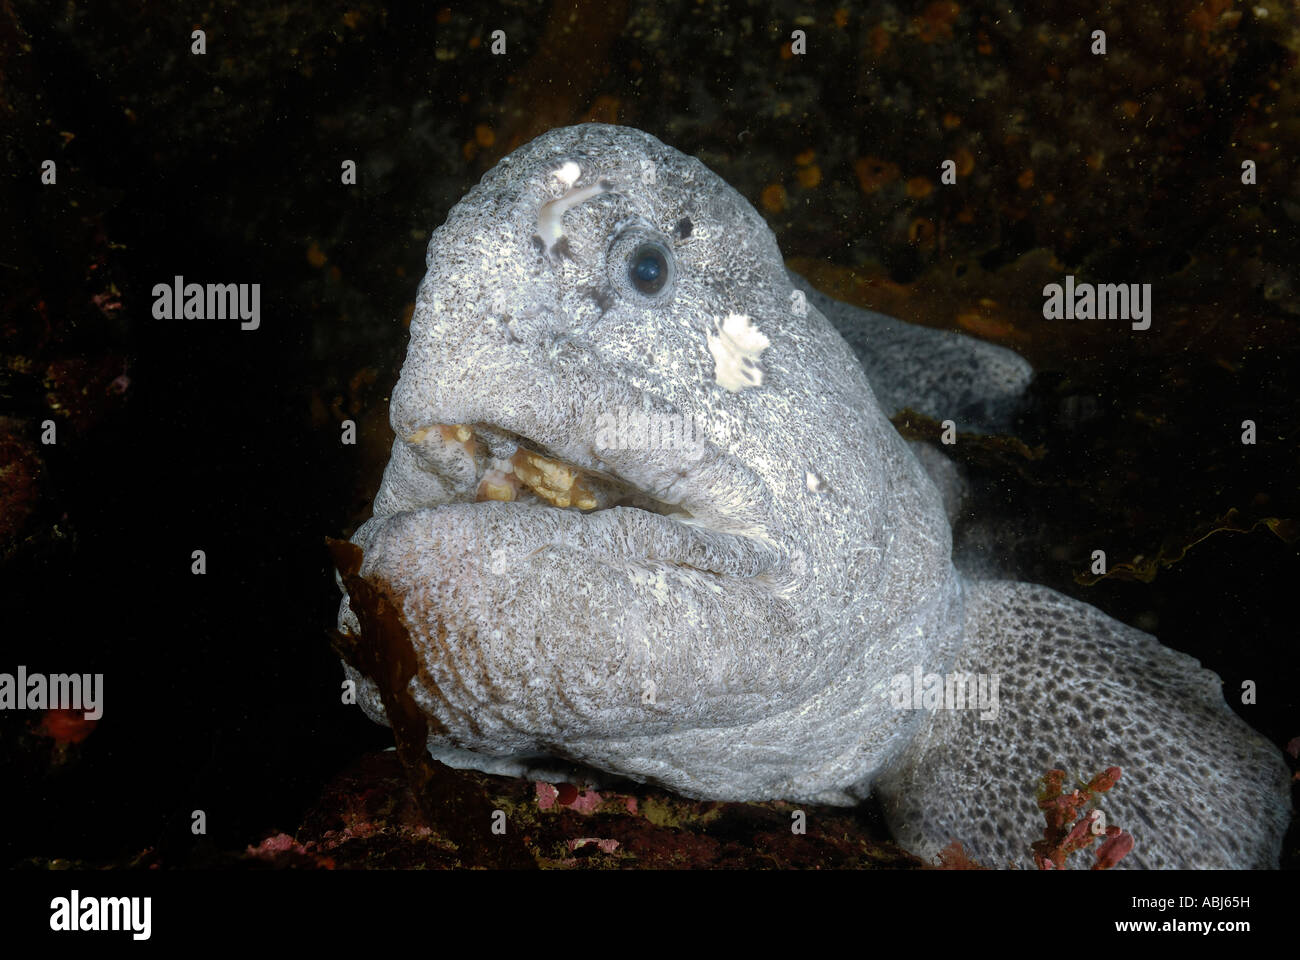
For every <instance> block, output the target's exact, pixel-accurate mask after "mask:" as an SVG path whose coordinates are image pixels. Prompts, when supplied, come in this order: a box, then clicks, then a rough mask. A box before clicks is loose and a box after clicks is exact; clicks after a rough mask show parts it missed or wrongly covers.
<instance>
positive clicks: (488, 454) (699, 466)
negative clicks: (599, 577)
mask: <svg viewBox="0 0 1300 960" xmlns="http://www.w3.org/2000/svg"><path fill="white" fill-rule="evenodd" d="M405 441H406V443H407V444H408V446H409V447H410V448H411V449H412V450H413V451H415V452H416V456H417V458H418V459H419V461H420V462H421V465H422V467H423V468H424V469H425V470H426V471H428V472H431V473H433V474H434V475H435V476H436V477H437V478H438V479H439V480H440V481H441V488H442V490H441V493H440V495H439V496H438V497H437V498H436V499H435V500H433V501H432V502H426V503H422V504H419V505H418V506H416V507H415V509H420V510H435V511H436V510H442V509H446V508H449V507H455V508H456V509H458V510H465V509H467V508H471V507H476V508H478V509H482V510H485V511H493V512H495V513H498V514H500V512H502V511H514V512H517V516H515V517H514V519H515V521H516V522H517V523H518V524H519V525H520V526H524V525H527V524H528V523H529V520H530V519H536V518H537V516H538V514H536V513H535V512H534V511H547V512H548V513H554V512H556V511H558V512H560V513H561V514H563V515H564V518H563V519H564V521H565V522H564V523H563V527H564V528H566V529H575V530H580V531H581V532H582V534H583V535H582V536H581V537H580V540H581V541H582V543H583V545H584V546H589V547H591V548H592V549H594V550H595V551H596V552H599V553H601V554H604V555H606V556H607V557H608V559H609V560H610V561H611V562H626V561H646V562H651V563H653V562H664V563H668V564H671V565H673V566H677V567H684V568H691V569H694V570H696V571H699V572H701V573H706V574H715V575H717V576H722V577H740V578H745V579H748V578H753V577H759V576H761V575H762V574H765V573H767V572H768V571H770V570H772V569H773V568H774V567H776V566H777V565H778V564H779V563H780V562H781V559H782V550H781V549H780V547H779V546H778V545H777V544H776V543H775V541H774V540H773V539H772V538H771V537H769V536H767V535H766V532H765V531H764V530H762V529H759V528H755V527H753V526H752V525H749V524H730V523H726V522H719V519H718V514H717V511H716V510H714V509H712V507H711V505H710V504H709V500H708V497H707V495H703V496H702V494H704V493H705V491H704V489H703V487H704V486H706V484H705V483H703V481H702V480H701V478H700V477H698V476H697V475H696V474H697V473H702V474H708V473H710V472H711V469H710V468H711V467H713V468H714V469H716V467H717V466H718V465H719V463H725V464H726V465H727V466H733V464H732V463H731V462H730V458H725V457H714V458H712V459H711V458H709V457H708V456H707V455H706V456H704V457H702V458H701V459H700V460H699V461H697V462H696V463H695V464H692V465H690V466H681V465H678V466H676V467H675V468H673V469H670V470H665V469H663V468H662V467H661V468H657V469H641V467H642V464H640V463H637V462H636V461H635V460H631V461H630V460H629V458H628V457H627V456H626V455H619V456H617V457H615V458H612V459H606V457H604V456H602V454H601V451H600V449H599V448H597V447H596V446H594V445H590V444H578V445H576V447H574V446H573V445H570V451H571V452H570V451H566V452H569V456H567V457H563V456H560V455H558V454H557V452H556V451H554V450H553V449H551V448H550V447H548V446H547V445H546V444H543V443H540V442H537V441H535V440H533V439H530V438H529V437H526V436H523V435H521V434H518V433H515V432H512V431H510V430H508V429H506V428H505V427H502V426H500V425H497V424H491V423H482V422H476V423H459V424H444V423H437V424H434V425H432V426H429V427H423V428H420V429H418V430H416V431H414V432H413V433H411V434H409V435H408V436H407V437H406V438H405ZM576 461H581V462H576ZM615 462H616V463H617V469H616V467H615ZM629 474H636V475H637V479H635V480H634V479H632V478H631V476H629ZM556 519H558V518H556Z"/></svg>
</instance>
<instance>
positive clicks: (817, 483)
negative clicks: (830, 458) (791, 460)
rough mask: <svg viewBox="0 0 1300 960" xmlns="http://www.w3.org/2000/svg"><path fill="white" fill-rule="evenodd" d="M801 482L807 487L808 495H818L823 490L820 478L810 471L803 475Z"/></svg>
mask: <svg viewBox="0 0 1300 960" xmlns="http://www.w3.org/2000/svg"><path fill="white" fill-rule="evenodd" d="M803 481H804V483H806V484H807V485H808V490H809V492H810V493H820V492H821V491H822V489H823V487H822V478H821V477H819V476H818V475H817V474H815V473H813V472H812V471H811V470H808V471H807V472H805V473H804V475H803Z"/></svg>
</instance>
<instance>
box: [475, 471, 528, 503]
mask: <svg viewBox="0 0 1300 960" xmlns="http://www.w3.org/2000/svg"><path fill="white" fill-rule="evenodd" d="M516 496H518V491H517V490H516V489H515V485H514V484H513V483H511V482H510V481H509V480H506V479H504V478H503V479H501V480H496V479H493V478H489V477H484V478H483V482H482V483H480V484H479V485H478V494H477V499H478V500H501V501H504V502H505V503H513V502H514V501H515V498H516Z"/></svg>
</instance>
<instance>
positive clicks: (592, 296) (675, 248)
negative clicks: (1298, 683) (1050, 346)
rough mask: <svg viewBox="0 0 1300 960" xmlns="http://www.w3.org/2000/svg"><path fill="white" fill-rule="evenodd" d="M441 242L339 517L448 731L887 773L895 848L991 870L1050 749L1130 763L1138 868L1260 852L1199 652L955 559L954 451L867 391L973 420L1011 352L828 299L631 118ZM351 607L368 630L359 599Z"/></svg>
mask: <svg viewBox="0 0 1300 960" xmlns="http://www.w3.org/2000/svg"><path fill="white" fill-rule="evenodd" d="M427 265H428V272H427V273H426V275H425V277H424V280H423V282H422V283H421V285H420V288H419V293H418V297H417V303H416V309H415V313H414V316H413V318H412V321H411V328H410V331H411V340H410V345H409V348H408V351H407V357H406V361H405V363H404V365H403V367H402V373H401V377H400V379H399V381H398V384H397V386H396V388H395V389H394V391H393V396H392V409H391V422H392V426H393V429H394V431H395V433H396V440H395V442H394V445H393V451H392V456H391V459H390V461H389V463H388V466H387V469H386V471H385V474H384V479H383V482H382V484H381V487H380V490H379V492H378V494H377V496H376V498H375V501H374V516H373V518H372V519H371V520H369V521H367V523H365V524H364V525H363V526H362V527H361V528H360V529H359V530H358V531H357V533H356V535H355V536H354V538H353V540H354V542H355V543H356V544H357V545H358V546H360V547H361V549H362V551H363V553H364V561H363V564H362V568H361V573H362V575H363V576H365V577H368V578H372V579H374V580H377V581H382V582H383V583H384V584H385V586H386V589H387V590H388V591H389V593H390V595H391V596H394V597H396V598H397V599H398V602H399V605H400V611H399V613H400V616H401V618H402V621H403V623H404V626H405V628H406V631H407V633H408V635H409V637H410V642H411V644H412V646H413V647H414V652H415V654H416V663H417V664H418V671H417V674H416V676H415V677H414V678H413V679H412V681H411V685H410V689H409V693H410V694H411V695H412V696H413V697H414V699H415V702H416V703H418V704H419V706H420V709H421V710H422V711H423V712H424V713H425V715H426V716H427V717H428V718H429V720H430V724H429V729H430V731H431V733H430V736H429V750H430V752H431V754H432V755H433V756H434V757H436V758H438V759H440V760H443V761H445V762H448V763H451V764H453V765H456V766H473V767H477V768H479V769H484V770H488V771H490V772H498V773H508V774H525V773H527V774H534V775H536V774H538V773H539V772H545V771H547V770H549V769H553V768H554V766H555V765H556V764H557V763H560V762H567V763H573V764H579V765H582V766H583V767H586V768H590V769H594V770H596V771H604V772H605V773H608V774H615V775H621V776H626V777H629V778H632V779H634V780H639V781H646V782H653V783H657V784H659V785H661V786H663V787H666V788H668V789H671V790H674V791H677V792H679V793H681V794H683V795H686V796H690V797H698V798H709V799H720V800H762V799H774V798H781V799H787V800H793V801H802V802H821V803H834V804H852V803H856V802H858V801H859V800H861V799H862V798H864V797H866V796H867V795H868V794H869V793H871V792H872V791H873V790H875V791H877V792H878V794H879V795H880V798H881V800H882V803H883V804H884V807H885V809H886V810H887V811H888V813H889V817H890V823H891V826H892V828H893V829H894V831H895V833H896V835H897V837H898V839H899V840H900V841H901V842H902V843H903V844H904V845H906V846H908V847H910V848H911V849H913V850H915V851H916V852H917V853H919V854H921V855H923V856H925V855H932V854H933V853H934V852H936V851H937V850H938V849H939V848H941V847H943V846H945V845H946V844H947V843H948V842H949V841H950V840H952V839H959V840H961V841H963V843H964V844H965V845H966V849H967V851H968V852H969V853H971V855H972V856H975V857H976V858H982V859H984V860H986V861H987V862H989V863H992V864H997V865H1003V864H1006V863H1019V864H1027V863H1028V862H1029V861H1028V844H1029V842H1030V841H1031V840H1032V839H1033V838H1034V837H1035V836H1037V835H1039V834H1041V823H1042V820H1041V812H1040V811H1038V809H1037V808H1036V806H1035V804H1034V798H1033V790H1034V785H1035V782H1036V779H1037V777H1039V776H1041V775H1042V774H1043V773H1044V772H1045V771H1046V770H1047V769H1050V768H1052V767H1060V768H1062V769H1065V770H1068V771H1072V772H1075V773H1079V774H1091V773H1094V772H1096V771H1097V770H1099V769H1101V768H1103V767H1105V766H1108V765H1111V764H1115V765H1119V766H1121V767H1122V768H1123V770H1124V774H1123V780H1122V781H1121V784H1122V786H1121V787H1117V788H1116V789H1115V790H1113V791H1112V792H1111V793H1110V794H1108V795H1107V798H1106V805H1107V813H1108V815H1109V816H1110V820H1111V822H1116V823H1121V824H1123V825H1124V826H1125V827H1126V828H1127V829H1130V831H1131V832H1133V833H1134V835H1135V836H1136V837H1137V848H1136V849H1135V850H1134V853H1133V854H1132V855H1130V857H1129V858H1126V860H1125V861H1123V864H1124V865H1146V866H1237V867H1252V866H1267V865H1271V864H1274V863H1275V861H1276V859H1277V856H1278V850H1279V847H1280V841H1281V832H1282V830H1283V829H1284V828H1285V824H1286V821H1287V817H1288V816H1289V800H1288V798H1287V793H1286V780H1287V774H1286V770H1285V766H1284V764H1283V763H1282V761H1281V757H1280V754H1279V753H1278V751H1277V750H1276V748H1275V747H1273V746H1272V745H1271V744H1269V743H1268V742H1267V741H1265V740H1264V739H1263V738H1262V737H1260V736H1259V735H1258V734H1256V733H1254V732H1253V731H1252V730H1250V728H1249V727H1247V726H1246V725H1245V724H1244V723H1242V722H1241V721H1240V720H1239V719H1237V718H1236V716H1235V715H1234V714H1232V713H1231V711H1229V710H1228V709H1227V707H1226V705H1225V704H1224V702H1223V698H1222V695H1221V694H1220V692H1219V688H1218V685H1217V684H1218V681H1217V678H1216V677H1214V675H1213V674H1211V673H1209V672H1208V671H1205V670H1202V669H1200V668H1199V666H1198V665H1197V664H1196V663H1195V662H1194V661H1192V660H1191V659H1190V658H1188V657H1186V656H1184V655H1182V654H1178V653H1175V652H1173V651H1171V650H1168V649H1167V648H1164V647H1162V646H1161V645H1160V644H1159V643H1157V642H1156V641H1155V640H1154V639H1153V638H1151V637H1149V636H1148V635H1146V634H1143V633H1140V632H1139V631H1136V630H1132V629H1130V628H1127V627H1125V626H1123V625H1122V624H1119V623H1117V622H1115V621H1113V620H1110V619H1108V618H1107V617H1105V616H1104V615H1103V614H1101V613H1100V612H1098V611H1096V610H1094V609H1092V608H1091V607H1088V606H1086V605H1084V604H1080V603H1077V602H1076V601H1073V600H1070V599H1068V598H1066V597H1064V596H1062V595H1060V594H1057V593H1054V592H1052V591H1050V590H1047V589H1045V588H1042V587H1036V586H1031V585H1028V584H1018V583H1009V582H989V581H977V580H973V579H969V578H966V577H963V576H962V575H961V574H959V573H958V571H957V570H956V569H955V568H954V565H953V563H952V559H951V546H952V544H951V533H950V528H949V520H948V513H947V512H946V511H945V503H946V504H947V507H948V509H949V510H951V508H952V506H953V499H954V497H955V496H956V493H955V492H954V485H955V484H957V483H958V482H959V481H958V480H957V479H956V478H955V475H954V474H953V473H952V472H951V470H950V469H949V468H947V467H945V466H944V464H946V463H947V462H946V461H945V460H944V459H943V458H942V457H941V456H936V455H935V454H933V452H932V451H929V452H926V451H914V450H913V448H911V447H909V445H908V444H907V443H906V442H904V441H903V440H902V438H901V437H900V436H899V435H898V433H897V432H896V431H895V430H894V429H893V427H892V426H891V424H890V423H889V421H888V419H887V418H886V412H890V413H892V412H894V410H895V409H897V408H898V407H901V406H903V405H908V406H912V407H913V408H915V409H918V410H921V411H923V412H926V413H929V414H931V415H933V416H936V417H938V418H940V419H943V418H951V419H955V420H957V421H958V422H959V423H962V424H968V425H972V426H986V427H996V426H998V425H1000V424H1001V423H1003V422H1005V420H1006V418H1007V417H1008V416H1009V414H1010V412H1011V411H1012V410H1013V409H1014V406H1015V404H1016V402H1017V401H1018V399H1019V396H1020V394H1021V393H1022V392H1023V390H1024V388H1025V385H1026V384H1027V383H1028V380H1029V378H1030V375H1031V372H1030V370H1029V368H1028V366H1027V365H1026V364H1025V363H1024V361H1023V360H1021V359H1020V358H1019V357H1017V356H1016V355H1015V354H1013V353H1010V352H1009V351H1006V350H1004V349H1001V348H999V347H995V346H992V345H990V344H984V343H980V342H978V341H974V340H971V339H969V338H966V337H962V336H959V335H955V334H945V333H938V332H935V331H925V330H920V329H919V328H913V327H909V326H908V325H906V324H901V323H900V322H899V321H896V320H892V319H891V318H887V317H883V316H881V315H879V314H872V313H869V312H867V311H859V310H855V309H854V308H851V307H847V306H845V305H842V304H836V303H835V302H834V301H830V300H828V299H827V298H824V297H823V296H821V295H820V294H818V293H816V291H814V290H812V289H811V288H810V287H809V286H808V285H807V284H806V283H804V282H803V281H802V280H801V279H800V278H798V277H797V276H795V275H793V274H790V273H789V272H788V271H787V270H786V268H785V266H784V263H783V261H782V258H781V255H780V251H779V250H778V248H777V245H776V242H775V239H774V237H773V236H772V233H771V231H770V230H769V229H768V228H767V226H766V224H765V223H764V222H763V220H762V218H761V217H760V216H759V215H758V214H757V213H756V212H755V211H754V209H753V208H752V207H751V206H750V205H749V204H748V203H747V202H746V201H745V200H744V199H743V198H742V197H741V196H740V195H739V194H737V193H736V192H735V191H734V190H732V189H731V188H730V187H729V186H728V185H727V184H726V183H725V182H724V181H722V180H721V179H720V178H719V177H717V176H716V175H715V174H713V173H712V172H711V171H709V170H708V169H707V168H706V167H705V166H704V165H703V164H701V163H700V162H699V161H697V160H695V159H693V158H691V157H687V156H685V155H683V154H681V153H679V152H677V151H676V150H673V149H672V148H670V147H667V146H665V145H664V144H662V143H660V142H659V141H658V140H656V139H655V138H653V137H651V136H649V135H647V134H645V133H642V132H640V131H637V130H633V129H629V128H622V127H614V126H607V125H600V124H586V125H582V126H578V127H570V128H564V129H559V130H554V131H552V132H550V133H548V134H546V135H544V136H542V137H539V138H538V139H537V140H534V141H533V142H532V143H530V144H528V145H526V146H524V147H522V148H520V149H519V150H517V151H516V152H515V153H513V154H511V155H510V156H509V157H507V158H505V159H504V160H502V161H501V163H499V164H498V165H497V166H496V167H495V168H494V169H493V170H492V171H490V172H489V173H488V174H487V175H486V176H485V177H484V178H483V181H482V182H481V183H480V184H479V185H478V186H476V187H475V188H474V189H473V190H471V191H470V192H469V194H467V195H466V197H465V198H464V199H463V200H462V201H461V202H460V203H459V204H457V205H456V206H455V207H454V208H453V209H452V211H451V212H450V214H449V215H448V218H447V222H446V223H445V224H444V225H443V226H442V227H441V228H439V229H438V230H437V231H436V232H435V233H434V235H433V237H432V239H431V241H430V244H429V250H428V257H427ZM828 315H829V317H830V319H828ZM837 327H838V328H839V330H842V331H845V333H846V335H847V336H848V338H849V340H850V341H851V342H852V346H850V344H849V343H847V342H846V340H845V337H843V336H841V334H840V332H838V331H837ZM873 388H874V390H873ZM882 403H883V404H885V405H886V406H885V409H884V410H882ZM918 453H920V457H921V459H918ZM922 459H924V460H925V461H926V464H927V466H922V462H921V460H922ZM927 467H929V471H927ZM932 473H933V475H934V479H932V476H931V474H932ZM936 479H937V480H938V481H939V482H940V484H939V486H936V483H935V480H936ZM940 487H942V488H943V494H942V495H941V491H940ZM339 626H340V629H341V630H342V631H343V632H344V633H350V634H353V635H357V634H360V632H361V624H360V622H359V620H358V617H357V615H356V613H355V612H354V611H353V610H352V608H351V606H350V604H349V600H348V598H347V596H346V595H345V597H344V601H343V604H342V606H341V608H340V615H339ZM1085 663H1086V664H1088V666H1087V667H1085V666H1083V664H1085ZM347 669H348V671H349V674H350V675H351V676H352V678H353V679H355V680H357V681H358V684H359V690H360V693H361V697H360V699H361V703H362V706H363V708H364V709H365V710H366V712H367V713H368V714H369V715H370V716H371V717H372V718H374V719H376V720H378V721H380V722H384V721H385V716H384V707H383V704H382V702H381V698H380V696H379V694H378V691H377V688H376V687H375V685H374V684H373V683H372V682H371V681H370V679H369V678H367V677H364V676H361V675H359V674H357V673H356V671H355V670H353V669H352V668H351V667H348V668H347ZM955 671H964V672H968V673H972V674H983V675H985V676H997V677H998V678H999V682H1000V686H999V689H1000V701H999V704H998V707H997V709H996V711H992V713H994V714H995V715H993V716H985V718H984V719H981V718H980V713H979V712H977V711H972V710H935V711H930V710H925V709H907V708H904V707H902V706H900V703H899V700H898V696H897V683H898V678H899V677H902V676H909V677H910V676H912V675H914V674H918V673H919V674H931V673H934V674H940V675H946V674H950V673H952V672H955ZM912 706H915V705H912ZM984 712H985V714H989V713H990V711H984ZM1148 825H1149V826H1148Z"/></svg>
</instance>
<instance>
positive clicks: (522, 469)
mask: <svg viewBox="0 0 1300 960" xmlns="http://www.w3.org/2000/svg"><path fill="white" fill-rule="evenodd" d="M510 462H511V463H512V464H513V465H514V468H515V476H517V477H518V478H519V479H520V480H521V481H523V483H524V484H526V485H527V486H528V489H530V490H532V491H533V493H535V494H537V496H539V497H541V498H542V499H543V500H545V501H546V502H547V503H549V504H551V505H552V506H556V507H569V506H573V505H574V503H575V502H576V503H577V505H578V507H579V508H580V509H582V510H592V509H595V507H596V497H595V493H594V491H592V490H591V489H590V488H589V487H588V486H587V485H586V484H585V483H584V482H583V475H582V470H580V469H579V468H578V467H575V466H573V465H572V464H568V463H561V462H559V461H558V460H551V459H550V458H549V457H543V456H541V455H539V454H536V453H533V452H532V451H530V450H520V451H518V452H517V453H515V455H514V456H513V457H511V458H510Z"/></svg>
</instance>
